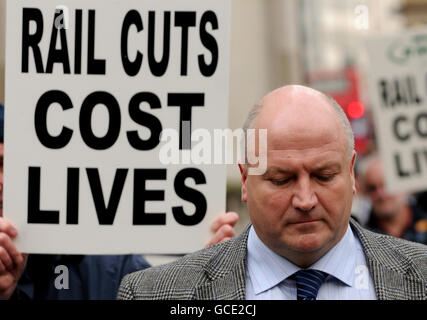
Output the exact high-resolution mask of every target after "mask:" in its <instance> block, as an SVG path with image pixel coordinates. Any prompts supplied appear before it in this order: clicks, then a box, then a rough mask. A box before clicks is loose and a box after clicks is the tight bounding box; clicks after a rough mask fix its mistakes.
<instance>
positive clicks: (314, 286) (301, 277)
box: [293, 269, 328, 300]
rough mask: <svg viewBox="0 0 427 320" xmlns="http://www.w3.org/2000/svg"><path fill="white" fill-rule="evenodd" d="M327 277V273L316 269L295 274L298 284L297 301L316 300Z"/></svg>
mask: <svg viewBox="0 0 427 320" xmlns="http://www.w3.org/2000/svg"><path fill="white" fill-rule="evenodd" d="M327 276H328V274H327V273H325V272H322V271H319V270H314V269H307V270H300V271H298V272H296V273H294V275H293V277H294V279H295V280H296V282H297V300H316V297H317V293H318V292H319V288H320V286H321V285H322V283H323V282H324V281H325V279H326V277H327Z"/></svg>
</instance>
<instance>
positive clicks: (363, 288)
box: [246, 225, 376, 300]
mask: <svg viewBox="0 0 427 320" xmlns="http://www.w3.org/2000/svg"><path fill="white" fill-rule="evenodd" d="M247 250H248V254H247V264H246V299H248V300H278V299H280V300H296V298H297V288H296V282H295V280H292V279H289V277H290V276H292V275H293V274H294V273H295V272H297V271H298V270H300V269H301V268H299V267H298V266H296V265H294V264H293V263H291V262H290V261H288V260H287V259H285V258H283V257H282V256H280V255H278V254H277V253H275V252H274V251H272V250H271V249H270V248H268V247H267V246H266V245H265V244H264V243H263V242H262V241H261V240H260V238H259V237H258V236H257V234H256V232H255V230H254V228H253V226H251V228H250V231H249V237H248V248H247ZM309 269H317V270H320V271H323V272H326V273H327V274H329V276H328V277H327V278H326V280H325V283H323V285H322V286H321V287H320V290H319V293H318V295H317V300H375V299H376V294H375V288H374V282H373V280H372V276H371V274H370V273H369V269H368V267H367V264H366V259H365V254H364V252H363V248H362V245H361V244H360V241H359V239H358V238H357V237H356V236H355V235H354V234H353V232H352V230H351V228H350V225H349V226H348V228H347V231H346V233H345V235H344V237H343V238H342V239H341V240H340V241H339V242H338V243H337V244H336V245H335V246H334V247H333V248H331V249H330V250H329V251H328V252H327V253H326V254H325V255H324V256H323V257H322V258H321V259H320V260H318V261H317V262H316V263H314V264H313V265H312V266H311V267H310V268H309Z"/></svg>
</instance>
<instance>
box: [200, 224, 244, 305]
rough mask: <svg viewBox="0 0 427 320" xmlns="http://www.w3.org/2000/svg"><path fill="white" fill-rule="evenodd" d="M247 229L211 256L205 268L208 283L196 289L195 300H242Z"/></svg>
mask: <svg viewBox="0 0 427 320" xmlns="http://www.w3.org/2000/svg"><path fill="white" fill-rule="evenodd" d="M248 234H249V228H248V229H247V230H246V231H245V232H244V233H242V234H241V235H239V236H238V237H236V238H233V239H232V240H229V245H228V246H225V247H223V249H222V250H221V251H218V253H217V254H216V255H215V256H213V257H212V258H211V259H210V261H209V263H207V264H206V266H205V275H206V277H207V278H208V279H209V281H206V282H204V283H203V284H201V285H199V286H198V287H196V290H195V292H194V298H195V299H200V300H204V299H209V300H217V299H227V300H235V299H238V300H244V299H245V295H246V289H245V288H246V286H245V281H246V247H247V240H248Z"/></svg>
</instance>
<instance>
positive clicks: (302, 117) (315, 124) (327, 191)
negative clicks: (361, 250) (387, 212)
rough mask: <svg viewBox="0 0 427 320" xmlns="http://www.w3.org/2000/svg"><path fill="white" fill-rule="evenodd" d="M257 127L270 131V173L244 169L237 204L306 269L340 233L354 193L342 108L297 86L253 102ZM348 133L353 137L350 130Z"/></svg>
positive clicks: (269, 240)
mask: <svg viewBox="0 0 427 320" xmlns="http://www.w3.org/2000/svg"><path fill="white" fill-rule="evenodd" d="M256 108H258V111H259V112H257V113H256V116H255V117H254V116H253V119H252V120H251V121H247V122H246V123H248V122H252V124H251V127H252V128H254V129H267V171H266V172H265V174H263V175H248V174H247V168H245V167H244V166H241V165H240V170H241V172H242V200H243V201H245V202H247V204H248V210H249V215H250V218H251V221H252V223H253V226H254V229H255V231H256V233H257V235H258V236H259V237H260V239H261V240H262V241H263V242H264V243H265V244H266V245H267V246H268V247H270V248H271V249H272V250H274V251H275V252H277V253H279V254H280V255H282V256H284V257H286V258H287V259H289V260H290V261H292V262H293V263H295V264H297V265H300V266H302V267H307V266H309V265H311V264H313V263H314V262H315V261H317V260H318V259H319V258H320V257H322V256H323V255H324V254H325V253H326V252H327V251H328V250H329V249H330V248H331V247H333V246H334V245H335V244H336V243H337V242H338V241H339V240H340V239H341V238H342V236H343V235H344V233H345V231H346V229H347V226H348V221H349V218H350V210H351V203H352V198H353V194H354V192H355V182H354V171H353V165H354V160H355V152H354V150H353V145H354V142H353V141H354V139H353V137H352V134H351V127H350V125H349V123H348V120H347V119H346V118H345V114H344V116H343V112H342V111H341V109H339V110H338V109H337V108H336V105H334V102H333V101H332V100H331V99H330V98H328V97H327V96H326V95H324V94H322V93H320V92H318V91H316V90H313V89H310V88H307V87H302V86H285V87H282V88H279V89H277V90H275V91H273V92H271V93H269V94H268V95H267V96H265V97H264V98H263V99H262V100H261V101H260V102H259V103H258V107H256ZM349 132H350V133H349Z"/></svg>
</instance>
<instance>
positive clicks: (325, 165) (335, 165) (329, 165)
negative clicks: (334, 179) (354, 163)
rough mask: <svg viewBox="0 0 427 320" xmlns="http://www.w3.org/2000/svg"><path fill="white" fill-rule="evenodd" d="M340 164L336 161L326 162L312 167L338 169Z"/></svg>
mask: <svg viewBox="0 0 427 320" xmlns="http://www.w3.org/2000/svg"><path fill="white" fill-rule="evenodd" d="M340 169H341V164H339V163H338V162H327V163H323V164H320V165H319V166H316V167H315V168H314V170H315V171H323V170H340Z"/></svg>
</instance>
